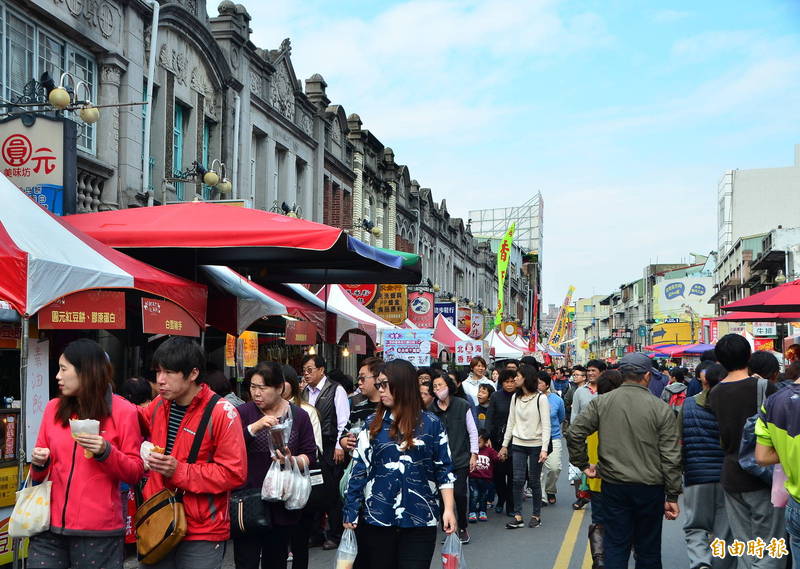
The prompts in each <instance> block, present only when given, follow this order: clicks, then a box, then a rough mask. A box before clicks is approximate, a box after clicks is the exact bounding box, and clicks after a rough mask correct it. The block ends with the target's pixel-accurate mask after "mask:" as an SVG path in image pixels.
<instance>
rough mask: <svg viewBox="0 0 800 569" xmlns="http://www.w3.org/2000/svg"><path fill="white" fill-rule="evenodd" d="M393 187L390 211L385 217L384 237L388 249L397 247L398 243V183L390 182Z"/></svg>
mask: <svg viewBox="0 0 800 569" xmlns="http://www.w3.org/2000/svg"><path fill="white" fill-rule="evenodd" d="M389 185H390V186H391V187H392V193H391V194H389V205H388V207H387V209H388V211H387V212H386V214H385V217H384V224H383V225H384V227H385V229H386V237H384V238H383V246H384V247H386V248H388V249H396V248H397V247H396V245H397V184H396V183H395V182H389Z"/></svg>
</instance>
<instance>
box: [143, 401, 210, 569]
mask: <svg viewBox="0 0 800 569" xmlns="http://www.w3.org/2000/svg"><path fill="white" fill-rule="evenodd" d="M219 399H220V397H219V395H214V396H213V397H212V398H211V401H209V402H208V405H206V408H205V411H204V412H203V417H202V418H201V419H200V424H199V425H198V426H197V433H196V434H195V436H194V441H193V442H192V449H191V451H190V452H189V458H188V459H187V461H186V462H187V463H188V464H192V463H194V462H195V461H196V460H197V455H198V454H199V453H200V445H201V444H202V442H203V436H204V435H205V432H206V427H208V422H209V421H210V420H211V412H212V411H213V410H214V406H215V405H216V404H217V401H219ZM133 523H134V526H135V527H136V552H137V554H138V557H139V561H141V562H142V563H144V564H146V565H152V564H154V563H158V562H159V561H161V560H162V559H164V557H166V556H167V555H168V554H169V552H170V551H172V550H173V549H174V548H175V547H176V546H177V545H178V544H179V543H180V542H181V540H182V539H183V538H184V537H185V536H186V514H185V512H184V510H183V490H177V491H175V490H170V489H169V488H164V489H163V490H161V491H159V492H156V493H155V494H153V495H152V496H150V498H148V499H147V500H146V501H145V502H144V503H143V504H142V505H141V506H139V508H138V509H137V510H136V515H135V516H134V518H133Z"/></svg>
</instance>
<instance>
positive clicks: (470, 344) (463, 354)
mask: <svg viewBox="0 0 800 569" xmlns="http://www.w3.org/2000/svg"><path fill="white" fill-rule="evenodd" d="M485 357H486V355H485V352H484V349H483V342H482V341H476V340H469V341H467V340H456V365H457V366H466V365H469V362H471V361H472V358H485Z"/></svg>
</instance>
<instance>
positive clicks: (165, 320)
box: [142, 298, 200, 338]
mask: <svg viewBox="0 0 800 569" xmlns="http://www.w3.org/2000/svg"><path fill="white" fill-rule="evenodd" d="M142 331H143V332H144V333H145V334H167V335H171V336H192V337H195V338H196V337H198V336H200V326H198V324H197V322H195V321H194V319H193V318H192V317H191V316H190V315H189V313H188V312H186V311H185V310H184V309H183V308H181V307H180V306H178V305H177V304H175V303H174V302H171V301H169V300H157V299H155V298H143V299H142Z"/></svg>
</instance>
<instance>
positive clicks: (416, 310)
mask: <svg viewBox="0 0 800 569" xmlns="http://www.w3.org/2000/svg"><path fill="white" fill-rule="evenodd" d="M433 304H434V302H433V293H432V292H416V291H415V292H410V293H409V294H408V319H409V320H410V321H411V322H413V323H414V325H416V326H418V327H420V328H433V319H434V316H435V315H434V310H433Z"/></svg>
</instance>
